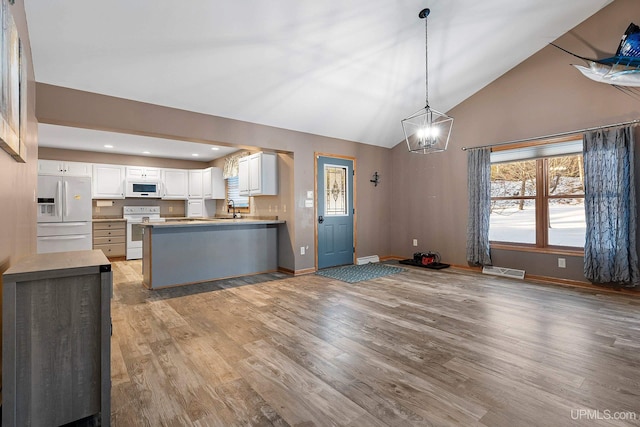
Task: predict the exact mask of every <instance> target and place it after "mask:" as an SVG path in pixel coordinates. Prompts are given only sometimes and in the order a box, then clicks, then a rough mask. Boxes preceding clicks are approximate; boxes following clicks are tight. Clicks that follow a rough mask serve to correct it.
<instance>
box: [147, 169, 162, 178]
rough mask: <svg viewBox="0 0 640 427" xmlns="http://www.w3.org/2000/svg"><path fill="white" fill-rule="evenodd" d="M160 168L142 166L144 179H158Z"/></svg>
mask: <svg viewBox="0 0 640 427" xmlns="http://www.w3.org/2000/svg"><path fill="white" fill-rule="evenodd" d="M160 178H161V177H160V169H158V168H144V179H145V181H160Z"/></svg>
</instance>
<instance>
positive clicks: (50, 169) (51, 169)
mask: <svg viewBox="0 0 640 427" xmlns="http://www.w3.org/2000/svg"><path fill="white" fill-rule="evenodd" d="M63 170H64V162H61V161H59V160H38V175H61V174H62V171H63Z"/></svg>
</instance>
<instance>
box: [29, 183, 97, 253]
mask: <svg viewBox="0 0 640 427" xmlns="http://www.w3.org/2000/svg"><path fill="white" fill-rule="evenodd" d="M91 216H92V215H91V178H89V177H78V176H69V177H63V176H50V175H39V176H38V231H37V234H38V236H37V237H38V248H37V251H38V253H47V252H65V251H81V250H88V249H92V247H93V240H92V232H91V231H92V230H91Z"/></svg>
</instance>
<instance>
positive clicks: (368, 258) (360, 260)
mask: <svg viewBox="0 0 640 427" xmlns="http://www.w3.org/2000/svg"><path fill="white" fill-rule="evenodd" d="M370 262H380V257H379V256H378V255H369V256H363V257H360V258H357V259H356V264H357V265H362V264H369V263H370Z"/></svg>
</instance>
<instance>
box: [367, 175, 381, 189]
mask: <svg viewBox="0 0 640 427" xmlns="http://www.w3.org/2000/svg"><path fill="white" fill-rule="evenodd" d="M369 182H373V185H374V186H375V187H377V186H378V183H379V182H380V174H378V172H377V171H376V172H374V173H373V179H370V180H369Z"/></svg>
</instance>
